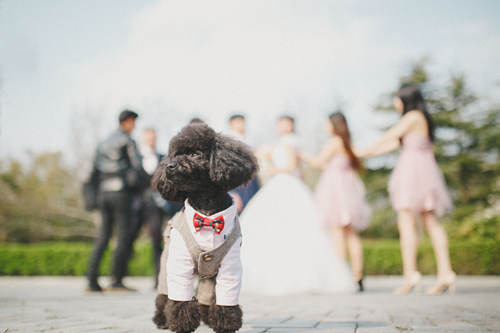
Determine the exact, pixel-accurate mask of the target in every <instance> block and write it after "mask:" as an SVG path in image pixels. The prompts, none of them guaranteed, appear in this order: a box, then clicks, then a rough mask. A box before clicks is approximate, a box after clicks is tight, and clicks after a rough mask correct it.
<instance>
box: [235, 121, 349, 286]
mask: <svg viewBox="0 0 500 333" xmlns="http://www.w3.org/2000/svg"><path fill="white" fill-rule="evenodd" d="M277 131H278V134H279V140H278V142H277V144H275V145H274V146H273V148H272V149H271V150H270V152H268V154H267V155H268V158H269V159H270V162H271V164H272V167H271V172H270V173H271V175H272V178H271V179H270V180H269V181H268V182H267V183H266V184H265V185H264V186H263V187H262V188H261V190H260V191H259V192H257V194H256V195H255V196H254V197H253V198H252V200H250V202H249V203H248V205H247V207H246V208H245V210H244V211H243V213H242V215H241V227H242V232H243V237H244V238H243V246H242V249H241V255H242V262H243V266H244V270H243V290H245V291H246V292H251V293H254V294H266V295H279V294H290V293H301V292H322V293H324V292H339V291H346V292H348V291H353V290H354V286H353V283H352V279H351V275H350V271H349V268H348V266H347V264H346V263H345V262H343V261H342V260H341V259H340V258H338V257H337V256H336V255H335V252H334V248H333V244H331V243H330V240H329V238H328V237H327V233H326V231H325V230H323V229H322V227H321V226H320V223H319V219H318V216H317V213H316V207H315V204H314V201H313V196H312V193H311V191H310V190H309V188H308V187H307V186H306V185H305V184H304V183H303V182H302V181H301V179H300V176H301V175H300V168H299V157H298V151H297V137H296V135H295V134H294V119H293V118H292V117H290V116H282V117H280V118H279V120H278V123H277Z"/></svg>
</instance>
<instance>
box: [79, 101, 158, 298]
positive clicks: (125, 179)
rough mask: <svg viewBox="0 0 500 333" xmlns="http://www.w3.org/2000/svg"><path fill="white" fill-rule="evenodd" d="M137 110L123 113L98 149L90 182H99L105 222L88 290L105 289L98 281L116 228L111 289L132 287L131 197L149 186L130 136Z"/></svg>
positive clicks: (89, 277)
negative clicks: (126, 281)
mask: <svg viewBox="0 0 500 333" xmlns="http://www.w3.org/2000/svg"><path fill="white" fill-rule="evenodd" d="M137 117H138V115H137V113H135V112H133V111H130V110H124V111H122V112H121V113H120V116H119V122H120V126H119V128H118V129H117V130H116V131H114V132H113V133H112V134H111V135H110V136H109V137H108V138H107V139H106V140H104V141H103V142H101V143H100V144H99V145H98V147H97V151H96V155H95V159H94V166H93V169H92V173H91V176H90V179H91V180H90V182H93V183H95V184H97V188H98V194H99V201H98V202H99V208H100V210H101V216H102V223H101V228H100V232H99V237H98V238H97V239H96V242H95V246H94V250H93V252H92V256H91V258H90V263H89V268H88V282H89V285H88V289H87V290H88V291H102V288H101V286H100V285H99V283H98V281H97V280H98V276H99V264H100V262H101V258H102V255H103V254H104V251H105V250H106V247H107V245H108V242H109V239H110V237H111V234H112V230H113V226H114V225H116V229H117V233H118V235H117V245H116V249H115V252H114V256H113V262H112V269H111V275H112V284H111V288H110V290H114V291H132V290H133V289H131V288H127V287H126V286H124V285H123V281H122V279H123V278H124V276H125V275H126V273H127V265H128V259H129V256H130V251H131V248H132V244H131V242H132V238H133V232H134V227H133V221H132V199H133V196H134V194H135V193H137V192H140V191H142V190H143V189H144V188H145V187H147V186H148V178H149V177H148V176H147V174H146V172H145V171H144V169H143V167H142V161H141V156H140V155H139V152H138V150H137V146H136V144H135V141H134V140H133V139H132V138H131V137H130V134H131V132H132V131H133V129H134V127H135V120H136V118H137Z"/></svg>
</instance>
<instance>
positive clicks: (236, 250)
mask: <svg viewBox="0 0 500 333" xmlns="http://www.w3.org/2000/svg"><path fill="white" fill-rule="evenodd" d="M184 206H185V216H186V219H187V223H188V225H189V229H190V230H191V233H192V234H193V236H194V239H195V241H196V243H198V245H199V246H200V248H201V249H202V250H205V251H208V250H211V249H214V248H215V247H217V246H219V245H220V244H221V243H222V242H224V240H225V239H226V238H227V237H228V236H229V233H230V232H231V230H232V229H233V227H234V223H235V219H236V215H237V212H236V205H235V204H234V202H233V204H232V205H231V206H230V207H229V208H227V209H226V210H224V211H222V212H219V213H217V214H214V215H211V216H205V215H203V214H201V213H199V212H197V213H198V214H200V215H201V216H203V217H208V218H214V217H216V216H219V215H222V216H223V218H224V229H223V230H222V232H221V233H220V234H216V233H215V231H214V230H213V229H212V228H208V227H203V228H201V230H200V231H198V232H196V231H195V229H194V226H193V217H194V214H195V213H196V211H195V210H194V208H193V207H191V205H190V204H189V203H188V201H187V200H186V202H185V204H184ZM240 247H241V237H240V239H238V240H237V241H236V242H235V243H234V245H233V246H232V247H231V249H230V250H229V251H228V253H227V254H226V256H225V257H224V259H222V262H221V266H220V268H219V273H218V274H217V277H216V286H215V294H216V304H217V305H226V306H229V305H237V304H239V296H240V290H241V275H242V265H241V260H240ZM193 273H194V264H193V260H192V258H191V256H190V254H189V250H188V249H187V246H186V244H185V242H184V239H183V238H182V236H181V234H180V233H179V232H178V231H177V230H176V229H172V231H171V234H170V247H169V252H168V259H167V285H168V298H170V299H172V300H174V301H189V300H191V299H192V298H193V296H194V286H193V285H194V274H193Z"/></svg>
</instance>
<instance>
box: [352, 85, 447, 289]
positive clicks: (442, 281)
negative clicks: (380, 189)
mask: <svg viewBox="0 0 500 333" xmlns="http://www.w3.org/2000/svg"><path fill="white" fill-rule="evenodd" d="M394 106H395V108H396V110H397V111H398V112H399V113H400V114H401V120H400V121H399V122H398V123H397V124H396V125H394V126H393V127H392V128H390V129H389V130H387V131H386V132H385V133H384V135H383V136H382V138H381V139H380V140H378V141H377V142H376V143H375V144H374V145H372V146H371V147H369V148H367V149H365V150H362V151H360V152H359V156H362V157H373V156H378V155H382V154H386V153H389V152H392V151H394V150H396V149H398V148H399V147H401V148H402V149H401V154H400V155H399V158H398V161H397V163H396V166H395V168H394V170H393V172H392V175H391V177H390V180H389V194H390V197H391V202H392V207H393V208H394V210H395V211H396V212H397V213H398V228H399V235H400V242H401V255H402V258H403V278H404V282H403V285H402V286H401V287H399V288H397V289H396V290H395V291H394V292H395V293H396V294H407V293H408V292H410V291H411V290H412V289H414V288H415V287H416V286H417V285H418V284H419V283H420V281H421V275H420V273H419V272H418V271H417V246H418V235H417V230H416V221H417V217H418V216H421V217H422V219H423V222H424V225H425V228H426V230H427V232H428V234H429V236H430V238H431V242H432V245H433V248H434V254H435V256H436V259H437V260H436V261H437V281H436V284H435V285H434V286H433V287H432V288H430V289H428V290H427V291H426V293H427V294H440V293H443V292H445V291H446V290H447V289H449V290H450V292H451V291H453V290H454V284H455V280H456V275H455V273H454V272H453V270H452V267H451V263H450V254H449V250H448V237H447V235H446V231H445V230H444V228H443V226H442V225H441V224H440V223H439V220H438V218H439V217H440V216H442V215H443V214H444V213H445V211H447V210H449V209H451V207H452V203H451V200H450V197H449V194H448V191H447V189H446V184H445V182H444V177H443V175H442V173H441V171H440V170H439V167H438V165H437V163H436V159H435V157H434V153H433V151H432V144H433V141H434V124H433V122H432V118H431V115H430V114H429V112H428V111H427V108H426V104H425V100H424V98H423V96H422V93H421V92H420V89H419V88H418V87H417V86H415V85H413V84H403V85H402V86H401V88H400V89H399V91H398V92H397V94H396V96H395V97H394Z"/></svg>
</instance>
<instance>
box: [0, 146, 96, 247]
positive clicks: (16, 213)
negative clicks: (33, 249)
mask: <svg viewBox="0 0 500 333" xmlns="http://www.w3.org/2000/svg"><path fill="white" fill-rule="evenodd" d="M79 187H80V184H79V182H78V181H77V180H76V179H75V177H74V176H73V173H72V171H71V169H70V168H68V167H67V166H65V165H64V164H63V162H62V155H61V153H42V154H30V161H29V162H28V163H27V166H25V167H23V166H22V164H21V163H20V162H19V161H16V160H10V161H4V162H3V165H1V164H0V197H1V198H2V200H0V242H2V241H3V242H4V241H9V242H14V241H17V242H31V241H41V240H57V239H74V240H82V239H89V238H90V237H91V236H92V234H93V223H92V222H91V221H90V217H89V215H87V214H86V213H85V212H84V211H83V210H82V209H81V203H80V200H81V199H80V190H79Z"/></svg>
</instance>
